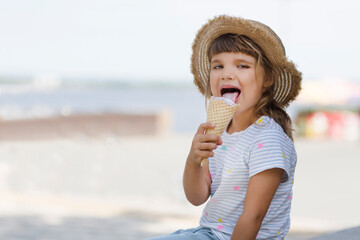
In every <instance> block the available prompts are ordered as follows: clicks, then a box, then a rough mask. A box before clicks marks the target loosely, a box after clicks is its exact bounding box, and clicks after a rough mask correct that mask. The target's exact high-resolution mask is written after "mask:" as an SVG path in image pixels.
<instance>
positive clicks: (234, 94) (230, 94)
mask: <svg viewBox="0 0 360 240" xmlns="http://www.w3.org/2000/svg"><path fill="white" fill-rule="evenodd" d="M238 96H239V93H238V92H228V93H224V95H222V97H223V98H228V99H230V100H231V101H233V102H234V103H235V101H236V98H237V97H238Z"/></svg>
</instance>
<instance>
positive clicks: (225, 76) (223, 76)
mask: <svg viewBox="0 0 360 240" xmlns="http://www.w3.org/2000/svg"><path fill="white" fill-rule="evenodd" d="M220 78H221V80H233V79H234V74H233V73H232V72H231V71H229V70H226V69H224V70H223V72H222V73H221V76H220Z"/></svg>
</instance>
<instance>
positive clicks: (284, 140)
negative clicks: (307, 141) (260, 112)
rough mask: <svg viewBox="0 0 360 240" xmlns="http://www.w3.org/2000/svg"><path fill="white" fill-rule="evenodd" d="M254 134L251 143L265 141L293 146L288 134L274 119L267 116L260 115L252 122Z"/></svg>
mask: <svg viewBox="0 0 360 240" xmlns="http://www.w3.org/2000/svg"><path fill="white" fill-rule="evenodd" d="M254 131H255V132H256V133H255V134H254V138H253V142H252V143H253V144H255V143H257V142H259V141H266V142H269V141H270V142H272V143H277V144H281V145H287V146H288V147H291V148H293V147H294V144H293V142H292V141H291V139H290V138H289V136H288V135H287V134H286V133H285V132H284V130H283V129H282V127H281V126H280V125H279V124H278V123H277V122H275V120H274V119H272V118H271V117H268V116H262V117H261V118H259V119H258V120H257V121H256V122H255V123H254Z"/></svg>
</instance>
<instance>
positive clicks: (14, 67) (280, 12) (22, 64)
mask: <svg viewBox="0 0 360 240" xmlns="http://www.w3.org/2000/svg"><path fill="white" fill-rule="evenodd" d="M359 13H360V3H359V2H358V1H356V0H353V1H350V0H342V1H334V0H259V1H256V0H254V1H249V0H248V1H243V0H237V1H233V0H225V1H219V0H217V1H216V0H199V1H196V0H11V1H9V0H0V77H1V76H23V75H25V76H36V75H41V74H53V75H56V76H59V77H61V78H69V77H70V78H85V79H86V78H115V79H120V80H129V81H150V80H160V81H188V82H191V81H192V75H191V73H190V57H191V46H192V42H193V40H194V37H195V34H196V33H197V31H198V29H199V28H200V27H201V26H202V25H203V24H205V23H206V21H207V20H208V19H210V18H212V17H213V16H216V15H221V14H229V15H232V16H241V17H244V18H250V19H254V20H257V21H260V22H263V23H265V24H267V25H268V26H270V27H271V28H272V29H273V30H274V31H275V32H276V33H277V34H278V35H279V36H280V38H281V39H282V41H283V43H284V45H285V48H286V51H287V56H288V58H289V59H291V60H292V61H294V62H295V63H296V64H297V66H298V68H299V70H300V71H302V72H303V77H304V79H305V80H306V79H310V80H312V79H322V78H341V79H352V80H357V81H359V82H360V67H359V66H358V65H359V64H360V62H359V60H358V56H360V45H359V43H360V31H358V30H357V24H358V23H360V14H359Z"/></svg>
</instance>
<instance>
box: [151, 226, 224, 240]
mask: <svg viewBox="0 0 360 240" xmlns="http://www.w3.org/2000/svg"><path fill="white" fill-rule="evenodd" d="M185 239H186V240H188V239H194V240H219V239H218V238H217V237H216V235H215V234H214V233H213V232H212V231H211V229H210V228H205V227H197V228H191V229H187V230H178V231H176V232H174V233H171V234H169V235H166V236H162V237H155V238H150V239H148V240H185Z"/></svg>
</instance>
